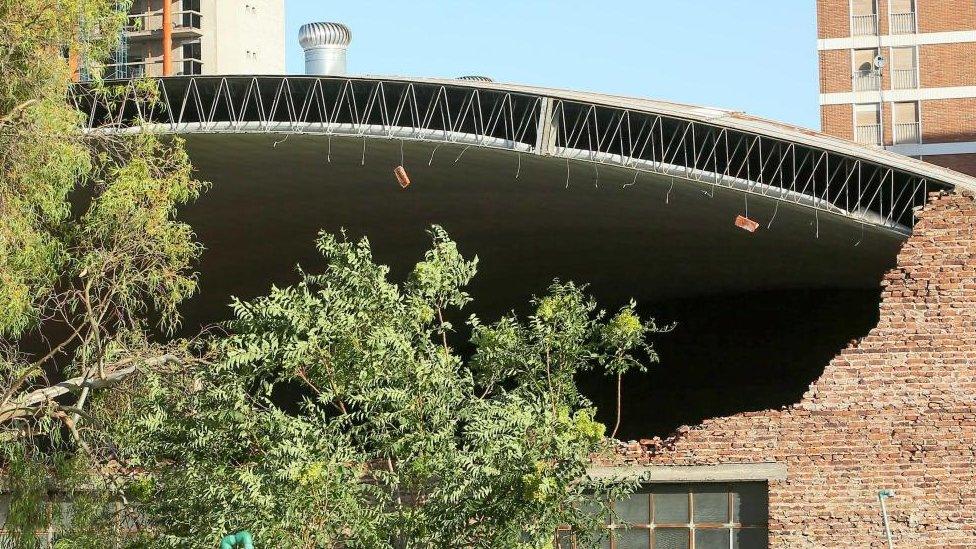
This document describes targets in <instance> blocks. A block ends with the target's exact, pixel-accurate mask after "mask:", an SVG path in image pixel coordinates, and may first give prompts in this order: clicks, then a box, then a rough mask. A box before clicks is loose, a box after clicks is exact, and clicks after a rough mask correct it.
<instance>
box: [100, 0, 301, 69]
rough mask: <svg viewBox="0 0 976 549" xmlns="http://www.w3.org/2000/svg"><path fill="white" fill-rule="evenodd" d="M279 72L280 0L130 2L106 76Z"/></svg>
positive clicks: (282, 42) (281, 56)
mask: <svg viewBox="0 0 976 549" xmlns="http://www.w3.org/2000/svg"><path fill="white" fill-rule="evenodd" d="M284 72H285V7H284V0H135V1H134V2H133V5H132V7H131V9H130V10H129V21H128V25H127V26H126V28H125V30H124V33H123V39H122V45H121V47H120V48H119V51H118V52H117V53H116V55H115V57H114V59H113V61H112V63H111V64H110V65H109V66H108V67H107V73H106V75H107V76H109V77H112V76H114V77H118V78H132V77H139V76H144V75H145V76H152V77H158V76H175V75H189V74H284Z"/></svg>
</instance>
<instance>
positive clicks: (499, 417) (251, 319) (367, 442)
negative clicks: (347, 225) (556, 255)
mask: <svg viewBox="0 0 976 549" xmlns="http://www.w3.org/2000/svg"><path fill="white" fill-rule="evenodd" d="M431 235H432V241H433V245H432V248H431V249H430V251H428V252H427V253H426V255H425V257H424V260H423V261H421V262H419V263H418V264H417V265H416V267H415V268H414V270H413V272H412V274H411V275H410V277H409V278H408V280H406V281H405V282H404V283H402V284H395V283H393V282H391V281H389V280H388V278H387V275H388V273H387V268H386V267H383V266H380V265H377V264H375V263H374V262H373V260H372V255H371V251H370V247H369V244H368V242H367V241H366V240H362V241H360V242H351V241H348V240H347V239H346V238H345V237H344V236H339V237H336V236H333V235H328V234H323V235H322V236H321V238H320V239H319V240H318V247H319V249H320V251H321V252H322V254H323V255H324V256H325V259H326V262H327V268H326V270H325V271H324V272H323V273H321V274H314V275H313V274H307V273H303V276H302V281H301V282H300V283H298V284H297V285H295V286H290V287H286V288H273V289H272V290H271V292H270V293H269V294H268V295H267V296H265V297H261V298H258V299H255V300H253V301H249V302H243V301H235V302H234V304H233V310H234V314H235V318H234V320H233V321H232V322H231V324H230V326H229V327H230V330H231V335H229V336H227V337H218V338H215V339H213V340H211V341H210V345H209V346H208V348H207V350H206V351H205V353H204V354H203V355H202V357H201V360H200V361H199V362H197V363H195V365H194V366H193V367H191V368H183V369H174V370H171V371H165V370H153V371H149V372H147V373H146V374H145V375H142V376H139V377H132V378H129V379H127V380H126V381H125V382H124V389H125V391H124V392H125V394H127V395H129V398H130V400H128V401H127V402H124V403H122V402H121V401H120V400H119V399H118V398H115V397H113V398H111V399H109V401H108V402H109V403H108V404H107V405H106V406H104V407H100V409H99V413H100V416H99V420H100V421H105V422H109V418H115V421H114V422H112V425H113V429H112V439H113V440H114V441H115V443H116V444H117V447H118V448H119V455H118V459H119V461H120V463H123V464H125V467H126V468H127V469H128V470H131V471H138V473H137V474H134V475H133V476H132V482H133V484H134V485H138V486H140V487H141V488H140V489H139V490H129V492H130V493H137V492H138V493H140V494H141V496H140V497H139V498H138V501H133V504H134V505H137V506H139V507H140V508H141V510H142V513H143V515H144V516H145V520H146V522H145V523H144V527H145V528H146V530H147V531H149V532H154V533H156V534H158V537H157V538H156V539H157V540H158V541H159V542H160V543H161V544H163V545H166V546H173V547H200V546H205V545H207V544H210V543H213V540H216V539H218V538H219V536H220V535H221V534H223V533H225V532H230V531H237V530H241V529H247V530H250V531H251V532H252V533H253V534H254V535H255V539H256V543H257V544H258V545H259V546H263V547H387V546H392V547H499V548H511V547H526V548H529V547H533V548H535V547H551V545H552V542H553V535H554V532H555V531H556V528H557V527H558V526H560V525H572V526H575V527H577V529H578V530H579V531H581V532H591V531H594V530H598V529H596V528H594V524H593V520H594V518H593V516H592V515H591V514H589V513H588V512H587V511H586V509H587V508H588V507H591V506H592V505H599V504H600V502H601V501H605V500H606V498H607V496H608V494H609V493H610V492H611V491H613V490H624V489H626V488H627V487H626V486H619V485H612V484H604V483H600V482H597V481H595V480H592V479H589V478H588V477H587V475H586V469H587V466H588V464H589V463H590V458H591V455H592V454H593V453H595V452H604V451H609V445H608V441H607V439H606V438H605V437H604V426H603V425H602V424H600V423H598V422H596V421H595V420H594V413H595V410H594V408H593V407H592V406H591V405H590V403H589V402H588V401H587V400H586V399H585V398H584V397H583V396H582V395H581V394H580V392H579V390H578V389H577V386H576V384H575V381H574V376H575V374H577V373H578V372H580V371H581V370H586V369H590V368H598V367H599V368H605V369H606V370H607V371H610V372H613V373H617V372H622V371H624V370H626V369H628V368H629V367H632V366H633V365H635V364H639V362H637V360H636V357H637V356H638V355H639V354H640V353H641V352H642V351H645V350H646V351H649V350H650V349H649V347H648V346H647V342H646V337H647V335H648V334H650V333H651V332H653V331H655V327H654V325H653V323H649V322H643V321H641V320H640V319H639V317H638V316H637V314H636V313H635V312H634V309H633V305H630V306H628V307H625V308H623V309H621V310H620V311H619V312H618V313H617V314H615V315H613V316H608V315H606V314H605V313H603V312H602V311H598V310H597V309H596V305H595V304H594V302H593V301H592V300H590V299H588V298H586V297H585V295H584V292H583V289H582V288H580V287H578V286H576V285H574V284H572V283H558V282H557V283H554V284H553V285H552V287H551V288H550V289H549V292H548V293H547V294H546V295H545V296H544V297H541V298H537V299H535V300H534V301H533V303H532V305H533V309H534V312H533V313H532V314H531V316H529V317H528V318H527V319H520V318H518V317H516V316H515V315H514V314H512V315H508V316H506V317H504V318H502V319H500V320H498V321H497V322H494V323H491V324H484V323H482V322H481V321H480V320H479V319H478V318H477V317H474V316H472V317H470V318H469V320H468V321H467V325H468V327H469V328H470V333H471V336H470V340H471V344H472V346H473V352H472V353H471V354H470V356H469V357H467V358H465V357H464V356H462V355H461V354H460V353H459V352H458V351H456V350H455V349H454V347H452V345H451V339H452V338H453V337H455V336H457V335H458V334H457V332H456V331H455V329H454V327H453V326H452V325H451V323H450V322H449V321H448V318H450V317H452V316H455V315H456V314H457V311H458V310H459V309H461V308H462V307H464V306H465V305H467V304H468V303H469V302H470V300H471V298H470V297H469V295H468V294H467V293H466V292H465V290H464V287H465V285H466V284H467V283H468V282H469V280H470V279H471V278H472V277H473V276H474V274H475V270H476V263H477V261H476V260H474V261H468V260H466V259H464V258H463V257H462V256H461V254H460V253H459V251H458V248H457V246H456V245H455V243H454V242H453V241H451V240H450V239H449V238H448V236H447V234H446V233H444V231H443V230H441V229H440V228H438V227H434V228H433V229H432V230H431ZM651 356H653V353H651ZM204 357H205V358H204ZM296 394H297V395H300V396H298V397H295V395H296ZM120 418H121V419H120Z"/></svg>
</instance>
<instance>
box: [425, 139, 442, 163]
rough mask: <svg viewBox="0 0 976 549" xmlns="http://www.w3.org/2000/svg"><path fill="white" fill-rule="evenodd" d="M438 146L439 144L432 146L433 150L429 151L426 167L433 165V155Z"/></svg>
mask: <svg viewBox="0 0 976 549" xmlns="http://www.w3.org/2000/svg"><path fill="white" fill-rule="evenodd" d="M440 146H441V143H438V144H436V145H434V150H432V151H430V160H428V161H427V166H432V165H433V164H434V153H435V152H437V149H439V148H440Z"/></svg>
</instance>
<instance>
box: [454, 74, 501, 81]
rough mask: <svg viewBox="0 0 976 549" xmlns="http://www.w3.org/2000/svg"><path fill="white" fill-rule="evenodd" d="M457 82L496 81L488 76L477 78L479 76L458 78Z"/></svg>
mask: <svg viewBox="0 0 976 549" xmlns="http://www.w3.org/2000/svg"><path fill="white" fill-rule="evenodd" d="M455 80H467V81H469V82H494V80H492V79H491V78H489V77H487V76H477V75H469V76H458V77H457V78H455Z"/></svg>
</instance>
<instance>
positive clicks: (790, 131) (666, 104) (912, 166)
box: [240, 75, 976, 192]
mask: <svg viewBox="0 0 976 549" xmlns="http://www.w3.org/2000/svg"><path fill="white" fill-rule="evenodd" d="M240 76H241V77H248V75H240ZM357 78H362V79H366V80H376V81H384V82H389V81H400V82H405V83H409V82H424V83H429V84H437V85H445V86H464V87H472V88H479V89H492V90H497V91H508V92H515V93H526V94H533V95H546V96H550V97H553V98H558V99H565V100H569V101H580V102H587V103H599V104H601V105H606V106H608V107H617V108H622V109H634V110H641V111H645V112H649V113H653V114H661V115H666V116H671V117H675V118H683V119H686V120H693V121H696V122H701V123H705V124H714V125H720V126H724V127H727V128H729V129H736V130H740V131H746V132H750V133H757V134H762V135H765V136H767V137H771V138H774V139H783V140H786V141H794V142H797V143H801V144H803V145H807V146H810V147H816V148H818V149H824V150H828V151H831V152H836V153H840V154H845V155H849V156H855V157H858V158H862V159H864V160H868V161H870V162H876V163H878V164H884V165H887V166H890V167H892V168H896V169H899V170H903V171H906V172H911V173H914V174H915V175H919V176H922V177H933V178H936V177H937V178H938V179H940V180H942V181H944V182H946V183H949V184H952V185H954V186H957V187H960V188H962V189H965V190H969V191H973V192H976V177H972V176H969V175H966V174H964V173H960V172H957V171H954V170H951V169H949V168H945V167H942V166H938V165H936V164H932V163H930V162H924V161H922V160H917V159H915V158H911V157H909V156H905V155H902V154H898V153H894V152H891V151H886V150H883V149H877V148H874V147H869V146H866V145H860V144H858V143H855V142H853V141H848V140H846V139H841V138H838V137H833V136H830V135H827V134H824V133H821V132H818V131H816V130H811V129H809V128H803V127H801V126H795V125H792V124H787V123H785V122H779V121H776V120H771V119H767V118H762V117H758V116H754V115H751V114H748V113H745V112H743V111H733V110H728V109H722V108H714V107H707V106H701V105H690V104H686V103H676V102H670V101H662V100H656V99H647V98H640V97H628V96H623V95H612V94H605V93H599V92H588V91H576V90H567V89H562V88H548V87H543V86H531V85H526V84H510V83H503V82H472V81H464V80H451V79H443V78H422V77H400V76H392V77H391V76H378V75H364V76H357Z"/></svg>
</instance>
